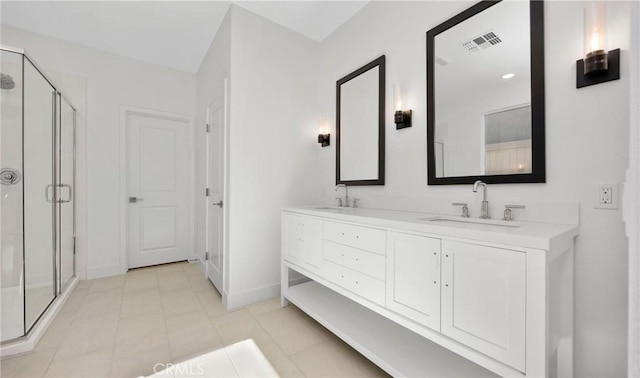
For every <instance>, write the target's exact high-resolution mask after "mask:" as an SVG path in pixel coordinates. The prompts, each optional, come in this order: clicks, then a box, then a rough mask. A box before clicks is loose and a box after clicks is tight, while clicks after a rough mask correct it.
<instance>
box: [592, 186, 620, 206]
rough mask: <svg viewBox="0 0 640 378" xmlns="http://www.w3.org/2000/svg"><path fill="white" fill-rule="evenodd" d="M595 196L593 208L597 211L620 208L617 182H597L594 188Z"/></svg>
mask: <svg viewBox="0 0 640 378" xmlns="http://www.w3.org/2000/svg"><path fill="white" fill-rule="evenodd" d="M594 194H595V198H594V201H593V207H594V208H595V209H617V208H618V183H617V182H597V183H596V184H595V186H594Z"/></svg>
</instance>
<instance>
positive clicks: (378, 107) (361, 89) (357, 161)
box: [336, 55, 385, 186]
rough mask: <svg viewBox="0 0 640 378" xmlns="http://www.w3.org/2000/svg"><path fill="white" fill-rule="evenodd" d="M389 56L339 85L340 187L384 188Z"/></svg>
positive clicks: (338, 180) (337, 130)
mask: <svg viewBox="0 0 640 378" xmlns="http://www.w3.org/2000/svg"><path fill="white" fill-rule="evenodd" d="M384 108H385V56H384V55H383V56H381V57H379V58H377V59H375V60H374V61H372V62H370V63H368V64H365V65H364V66H362V67H360V68H358V69H357V70H355V71H353V72H352V73H350V74H348V75H347V76H345V77H343V78H342V79H340V80H338V81H337V82H336V146H337V147H336V184H345V185H349V186H351V185H384V164H385V160H384V144H385V138H384V119H385V116H384V115H385V109H384Z"/></svg>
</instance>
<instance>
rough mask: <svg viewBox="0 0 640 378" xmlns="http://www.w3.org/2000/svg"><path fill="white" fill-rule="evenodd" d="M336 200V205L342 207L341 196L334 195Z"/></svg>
mask: <svg viewBox="0 0 640 378" xmlns="http://www.w3.org/2000/svg"><path fill="white" fill-rule="evenodd" d="M336 199H337V200H338V206H340V207H342V197H336Z"/></svg>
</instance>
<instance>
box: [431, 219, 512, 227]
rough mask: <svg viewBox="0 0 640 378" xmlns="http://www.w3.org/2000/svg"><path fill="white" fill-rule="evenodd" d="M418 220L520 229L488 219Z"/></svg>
mask: <svg viewBox="0 0 640 378" xmlns="http://www.w3.org/2000/svg"><path fill="white" fill-rule="evenodd" d="M420 220H425V221H429V222H438V223H464V224H469V225H478V226H487V227H493V226H497V227H508V228H520V226H518V225H515V224H507V223H506V222H505V221H499V220H498V221H495V220H490V219H471V218H452V217H431V218H420Z"/></svg>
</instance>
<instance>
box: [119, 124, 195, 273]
mask: <svg viewBox="0 0 640 378" xmlns="http://www.w3.org/2000/svg"><path fill="white" fill-rule="evenodd" d="M126 126H127V193H128V199H127V200H128V219H127V231H128V232H127V253H128V262H129V264H128V265H129V268H137V267H141V266H149V265H156V264H164V263H168V262H173V261H181V260H186V259H187V256H188V254H187V247H188V240H187V238H188V227H189V222H188V221H189V219H188V207H187V205H188V200H187V189H188V183H187V180H188V167H187V132H188V123H187V122H186V121H180V120H174V119H166V118H163V117H159V116H154V115H151V114H149V115H140V114H129V115H128V116H127V125H126Z"/></svg>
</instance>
